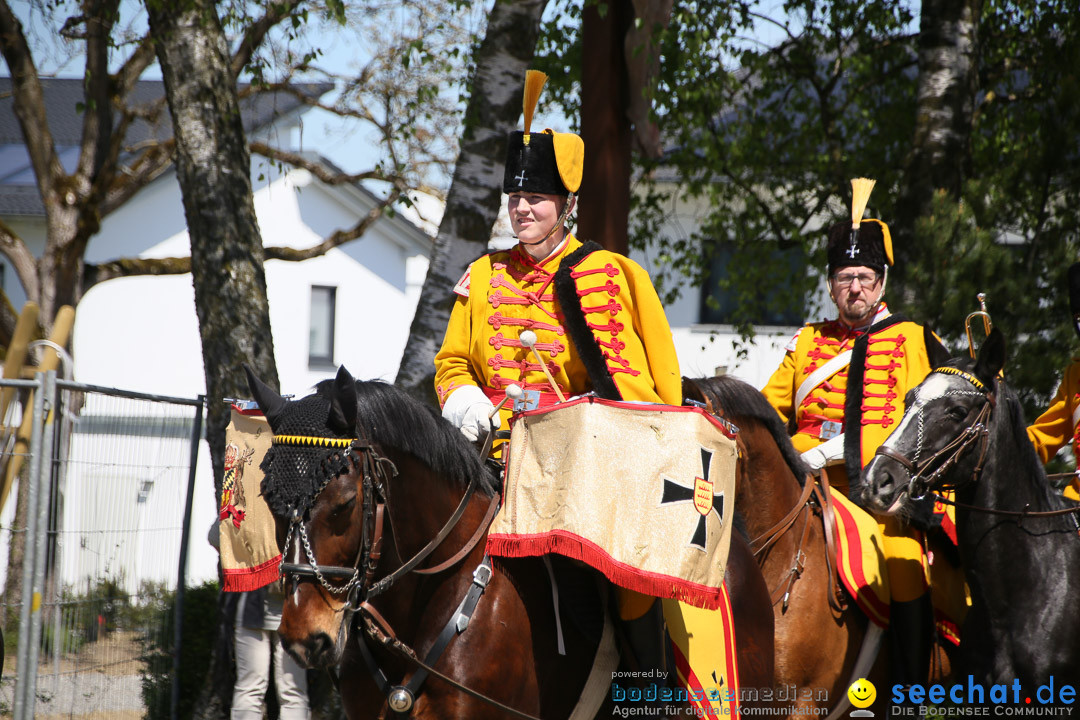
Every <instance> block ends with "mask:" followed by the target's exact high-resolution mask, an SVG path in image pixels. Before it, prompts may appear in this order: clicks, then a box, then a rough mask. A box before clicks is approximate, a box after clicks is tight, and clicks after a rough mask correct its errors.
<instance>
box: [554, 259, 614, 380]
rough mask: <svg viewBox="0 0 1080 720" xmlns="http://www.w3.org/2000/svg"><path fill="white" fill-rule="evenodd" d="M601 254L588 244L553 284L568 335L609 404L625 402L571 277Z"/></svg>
mask: <svg viewBox="0 0 1080 720" xmlns="http://www.w3.org/2000/svg"><path fill="white" fill-rule="evenodd" d="M597 250H603V248H602V247H600V245H598V244H597V243H595V242H593V241H592V240H588V241H586V242H585V244H583V245H582V246H581V247H579V248H578V249H577V250H575V251H574V252H572V253H570V254H569V255H567V256H566V257H565V258H563V261H562V263H561V264H560V265H559V269H558V270H556V271H555V280H554V281H553V283H552V284H553V285H554V286H555V299H556V300H558V301H559V307H560V308H561V309H562V312H563V321H564V322H565V323H566V333H567V335H568V336H569V338H570V342H572V343H574V347H576V348H577V351H578V355H579V356H580V357H581V361H582V362H583V363H584V364H585V371H586V372H587V373H588V374H589V380H590V381H591V382H592V386H593V390H594V391H596V395H597V396H598V397H601V398H603V399H605V400H622V393H620V392H619V388H618V387H617V386H616V385H615V380H614V379H613V378H612V377H611V372H610V371H609V370H608V367H607V361H606V360H604V353H603V351H602V350H601V349H600V346H599V345H598V344H597V343H596V336H595V335H593V332H592V330H590V329H589V325H588V323H587V322H586V321H585V311H584V310H582V309H581V297H579V296H578V294H577V283H575V282H574V278H572V277H570V271H571V270H573V269H574V266H575V265H577V264H578V263H580V262H581V261H582V260H584V259H585V258H586V257H588V256H589V255H591V254H592V253H594V252H596V251H597Z"/></svg>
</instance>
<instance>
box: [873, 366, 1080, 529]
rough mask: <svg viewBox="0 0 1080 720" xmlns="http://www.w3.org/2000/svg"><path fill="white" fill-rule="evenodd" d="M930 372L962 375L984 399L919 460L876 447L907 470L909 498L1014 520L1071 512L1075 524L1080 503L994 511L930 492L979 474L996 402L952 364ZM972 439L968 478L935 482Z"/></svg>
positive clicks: (951, 485) (989, 394)
mask: <svg viewBox="0 0 1080 720" xmlns="http://www.w3.org/2000/svg"><path fill="white" fill-rule="evenodd" d="M934 372H939V373H944V374H946V375H957V376H959V377H962V378H964V379H965V380H967V381H968V382H969V383H971V384H972V385H974V386H975V387H976V388H978V389H979V390H981V391H983V393H984V397H985V398H986V402H984V403H983V405H982V407H980V408H979V413H978V415H977V416H976V417H975V419H974V421H972V423H971V424H970V425H968V427H966V428H965V429H964V432H962V433H960V435H958V436H957V437H956V438H954V439H953V440H952V441H951V442H950V443H948V444H947V445H945V447H943V448H941V449H940V450H938V451H937V452H936V453H934V454H933V455H931V456H930V457H928V458H927V459H926V460H924V461H922V462H915V461H912V460H910V459H908V457H907V456H906V455H904V454H903V453H901V452H899V451H896V450H893V449H891V448H888V447H885V446H884V445H882V446H880V447H878V449H877V452H876V453H875V454H877V455H882V456H884V457H887V458H890V459H892V460H895V461H896V462H898V463H900V464H901V465H902V466H903V467H904V468H905V469H906V470H907V472H908V487H909V488H910V489H909V493H910V497H911V498H912V499H913V500H921V499H922V498H924V497H927V496H929V497H931V498H933V499H934V500H935V501H940V502H943V503H945V504H947V505H952V506H954V507H959V508H964V509H965V510H973V511H976V512H982V513H987V514H990V515H1002V516H1006V517H1016V518H1019V519H1020V520H1019V521H1018V522H1022V521H1023V519H1024V518H1028V517H1031V518H1040V517H1057V516H1060V515H1072V516H1073V518H1072V519H1073V524H1074V525H1076V524H1077V521H1076V517H1075V515H1076V513H1078V512H1080V506H1077V507H1075V508H1063V509H1061V510H1036V511H1032V510H1028V507H1029V506H1030V505H1025V506H1024V509H1023V510H998V509H996V508H988V507H982V506H979V505H969V504H967V503H962V502H959V501H957V500H953V499H950V498H948V497H945V496H944V495H941V494H940V493H937V492H933V491H932V488H933V487H934V486H935V485H937V487H939V488H942V489H956V488H958V487H960V486H961V485H968V484H970V483H973V482H976V481H978V479H979V477H980V476H981V475H982V471H983V467H984V463H985V462H986V455H987V451H988V449H989V444H990V442H989V438H990V414H991V413H992V412H993V410H994V408H995V407H996V405H997V402H996V398H995V395H994V392H993V390H987V389H986V386H985V385H984V384H983V382H982V381H981V380H979V379H978V378H977V377H975V376H974V375H972V374H970V373H968V372H965V371H963V370H960V369H958V368H953V367H942V368H937V369H935V370H934ZM976 442H978V443H979V459H978V462H977V463H976V464H975V469H974V470H972V473H971V477H970V478H969V479H968V480H967V481H966V482H963V483H951V484H945V483H938V482H937V480H938V478H939V477H941V476H942V475H943V474H944V473H945V472H946V471H947V470H948V469H949V468H951V467H952V466H953V465H955V464H956V463H957V462H959V460H960V457H961V456H962V455H963V454H964V453H965V452H966V451H967V450H968V449H969V448H971V446H972V445H973V444H974V443H976ZM942 456H946V457H945V460H944V461H943V462H942V463H941V464H940V465H939V466H938V467H937V468H936V469H934V470H933V472H931V473H930V474H929V475H927V474H926V471H927V469H928V468H930V467H932V466H933V464H934V463H935V462H937V460H938V459H939V458H941V457H942ZM916 483H918V484H916ZM1077 529H1078V530H1080V525H1078V526H1077Z"/></svg>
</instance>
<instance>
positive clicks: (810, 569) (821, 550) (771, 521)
mask: <svg viewBox="0 0 1080 720" xmlns="http://www.w3.org/2000/svg"><path fill="white" fill-rule="evenodd" d="M683 390H684V395H685V396H686V397H687V398H689V399H692V400H693V399H696V400H698V401H700V402H704V403H706V405H707V406H708V407H710V409H711V410H712V411H713V412H715V413H717V414H719V415H721V416H723V417H725V418H727V419H728V420H730V421H731V422H732V423H734V424H735V425H737V426H738V428H739V433H738V435H739V438H740V439H741V441H742V442H743V443H744V444H745V448H746V450H745V452H746V456H745V458H744V461H745V462H744V463H742V466H741V468H740V470H739V473H738V476H737V477H738V480H737V484H736V488H735V506H736V507H737V508H739V509H741V511H742V513H743V516H744V517H745V519H746V525H747V531H748V533H749V536H750V537H751V538H754V540H753V541H752V545H753V546H754V547H755V548H757V547H761V546H762V545H765V547H764V549H762V550H761V551H760V553H759V555H758V562H759V563H760V565H761V569H762V573H763V574H764V576H765V581H766V583H767V585H768V586H769V588H770V589H771V590H772V603H773V606H774V612H775V619H776V638H775V642H776V665H775V674H776V686H777V688H778V691H786V697H788V699H790V696H792V695H794V696H795V697H794V700H793V701H792V702H790V703H789V702H787V701H786V700H785V701H782V702H779V703H778V704H779V705H781V706H784V707H791V708H792V709H793V711H792V716H793V717H794V716H798V717H805V716H806V713H807V711H806V710H805V708H807V707H815V708H835V707H837V706H838V705H839V704H840V703H846V701H847V690H848V687H849V685H850V684H851V682H852V679H853V677H852V673H853V671H854V669H855V665H856V659H857V657H858V655H859V652H860V649H861V648H862V646H863V639H864V637H866V634H867V630H868V628H869V626H870V622H869V620H868V619H867V617H866V615H865V614H863V613H862V612H861V611H860V610H859V609H858V608H857V607H856V606H855V604H854V603H853V602H851V600H850V598H847V600H846V607H845V608H844V609H840V608H839V607H838V604H837V603H836V602H835V600H833V599H831V598H832V597H833V596H834V590H835V575H834V576H833V579H830V574H831V572H830V562H831V558H829V556H828V554H829V552H830V551H829V547H828V545H827V543H826V541H825V537H826V536H825V525H824V523H823V522H822V511H821V507H820V504H819V503H817V502H815V501H814V500H813V496H809V497H808V496H806V495H804V493H803V491H804V490H805V489H806V485H805V478H806V477H807V475H808V469H807V468H806V466H805V465H804V463H803V462H802V459H801V458H800V457H799V453H798V452H797V451H796V450H795V448H794V447H793V446H792V444H791V439H790V438H789V437H788V435H787V433H786V432H785V429H784V426H783V423H782V422H781V421H780V418H779V416H778V415H777V413H776V411H775V410H773V408H772V407H771V406H770V405H769V404H768V402H767V401H766V400H765V398H764V397H763V396H762V395H761V393H759V392H758V391H757V390H755V389H754V388H753V387H751V386H750V385H748V384H746V383H745V382H743V381H741V380H738V379H736V378H734V377H730V376H723V377H716V378H699V379H689V378H686V379H684V384H683ZM785 520H787V521H788V522H785ZM771 536H775V539H774V540H773V541H772V542H771V543H769V544H767V545H766V544H765V542H764V541H765V540H766V539H767V538H769V537H771ZM884 657H885V653H878V658H877V660H875V661H874V663H873V669H872V671H871V672H869V673H868V674H867V675H866V677H867V679H869V680H870V681H871V682H872V683H874V685H875V686H876V687H877V688H878V689H879V690H878V701H877V703H876V707H875V711H879V710H881V711H883V710H884V707H885V706H884V703H885V701H886V699H887V698H886V693H885V692H884V682H885V677H884V670H885V667H884V666H885V663H884ZM777 694H779V692H778V693H777ZM800 708H802V710H800ZM878 717H881V714H878Z"/></svg>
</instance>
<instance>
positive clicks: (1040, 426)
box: [1027, 263, 1080, 500]
mask: <svg viewBox="0 0 1080 720" xmlns="http://www.w3.org/2000/svg"><path fill="white" fill-rule="evenodd" d="M1068 275H1069V307H1070V309H1071V310H1072V318H1073V328H1074V329H1075V330H1076V334H1077V335H1080V263H1074V264H1073V265H1071V266H1070V267H1069V273H1068ZM1027 432H1028V437H1029V438H1031V442H1032V444H1033V445H1034V446H1035V451H1036V452H1037V453H1038V454H1039V458H1040V459H1041V460H1042V461H1043V464H1046V463H1048V462H1050V458H1052V457H1054V456H1055V455H1057V452H1058V450H1060V449H1061V448H1063V447H1064V446H1065V445H1066V443H1068V442H1070V441H1071V442H1072V444H1073V453H1074V455H1075V456H1076V457H1077V458H1080V358H1073V361H1072V362H1071V363H1070V364H1069V366H1068V367H1067V368H1065V376H1064V377H1063V378H1062V379H1061V385H1059V386H1058V389H1057V394H1055V395H1054V399H1053V400H1051V401H1050V407H1048V408H1046V411H1045V412H1043V414H1042V415H1040V416H1039V417H1038V419H1036V420H1035V422H1033V423H1032V424H1031V425H1030V426H1028V429H1027ZM1065 497H1067V498H1070V499H1072V500H1080V477H1073V479H1072V482H1070V483H1069V485H1068V486H1067V487H1066V488H1065Z"/></svg>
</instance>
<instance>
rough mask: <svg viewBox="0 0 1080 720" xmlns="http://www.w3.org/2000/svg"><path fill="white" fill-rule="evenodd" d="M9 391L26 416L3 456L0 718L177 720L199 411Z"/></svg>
mask: <svg viewBox="0 0 1080 720" xmlns="http://www.w3.org/2000/svg"><path fill="white" fill-rule="evenodd" d="M7 388H11V389H13V390H16V391H17V392H19V393H21V394H22V395H23V396H24V397H25V396H26V395H28V394H32V396H33V399H32V401H31V404H30V405H24V407H27V408H28V410H27V412H32V413H33V416H32V419H31V424H30V427H31V434H30V443H29V450H28V452H24V453H22V454H21V460H13V459H14V458H15V457H18V456H19V454H18V453H17V452H11V451H12V450H15V451H17V450H18V448H19V446H18V445H10V444H9V445H8V446H5V447H6V450H7V452H6V453H5V457H4V460H5V462H6V463H11V462H13V461H14V462H17V463H21V464H22V466H23V467H22V471H21V473H20V474H19V479H18V486H19V488H18V492H17V493H16V492H15V491H12V497H11V499H10V500H9V501H8V502H7V503H6V506H5V509H4V512H3V514H2V515H0V560H2V561H3V564H2V565H0V573H3V574H4V576H3V578H2V580H3V587H4V594H3V597H2V598H0V609H2V613H0V624H2V629H3V633H4V637H5V647H6V648H7V653H5V654H6V656H7V657H6V658H5V660H4V666H3V675H2V678H0V716H3V717H13V718H14V719H15V720H29V719H30V718H60V717H63V718H83V719H85V720H90V719H91V718H118V719H120V720H123V719H125V718H143V717H155V718H158V717H161V718H164V717H172V716H174V715H175V709H176V703H177V691H178V686H177V684H176V683H175V682H174V680H175V677H176V675H177V673H178V671H179V667H177V664H178V662H177V660H176V658H179V655H180V645H181V643H182V637H183V617H182V614H180V613H177V612H176V608H182V607H183V596H184V589H185V584H186V583H185V574H186V565H187V557H188V547H189V540H190V538H189V531H188V529H189V528H190V526H191V514H192V500H193V493H194V485H195V469H196V464H197V462H196V461H197V456H198V447H199V441H200V438H201V434H202V417H203V400H202V398H193V399H184V398H170V397H162V396H155V395H148V394H143V393H132V392H125V391H121V390H117V389H115V388H103V387H97V386H90V385H82V384H78V383H72V382H65V381H57V379H56V377H55V374H54V373H49V374H48V375H41V374H39V375H38V377H37V378H36V379H35V380H34V381H20V380H2V381H0V391H2V390H4V389H7ZM8 427H11V423H10V422H8ZM5 439H6V438H5ZM20 506H21V507H22V508H24V509H23V510H22V512H16V509H17V508H18V507H20Z"/></svg>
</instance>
